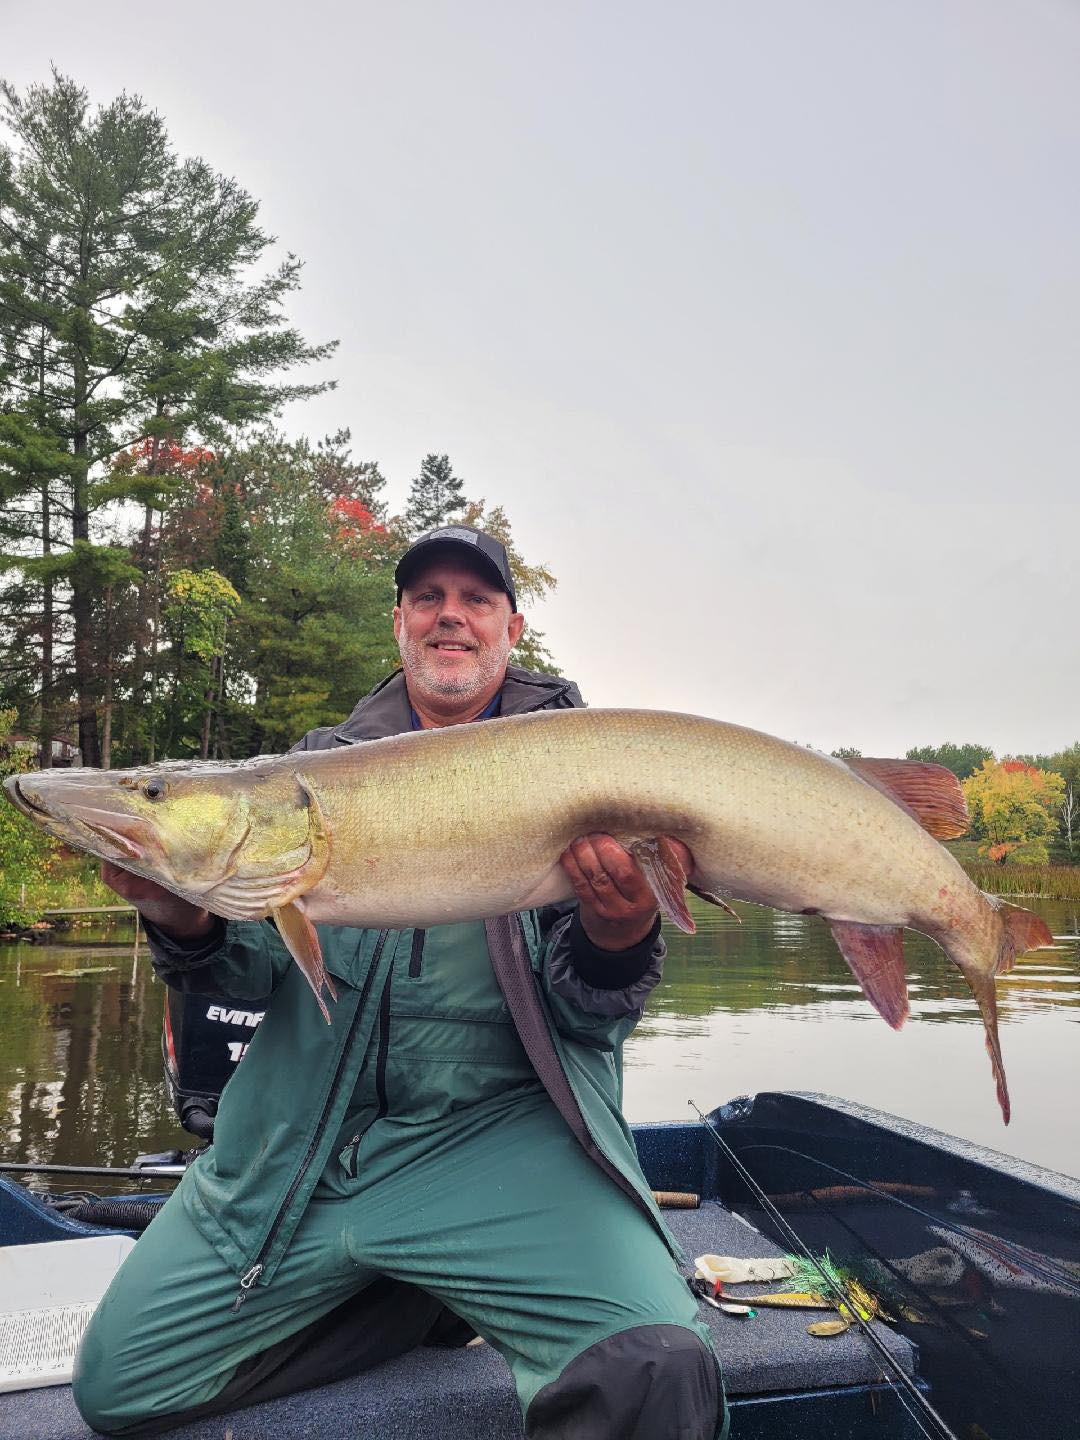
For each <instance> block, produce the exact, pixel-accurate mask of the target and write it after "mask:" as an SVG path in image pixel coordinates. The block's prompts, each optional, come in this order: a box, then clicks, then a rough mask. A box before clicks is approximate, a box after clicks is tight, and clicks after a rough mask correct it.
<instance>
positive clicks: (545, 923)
mask: <svg viewBox="0 0 1080 1440" xmlns="http://www.w3.org/2000/svg"><path fill="white" fill-rule="evenodd" d="M538 919H539V922H540V928H541V934H542V935H543V936H544V940H543V946H542V950H541V983H542V985H543V988H544V993H545V995H546V996H547V999H548V1003H549V1005H550V1006H551V1010H552V1014H553V1016H554V1018H555V1024H556V1026H557V1028H558V1030H559V1032H560V1034H563V1035H566V1036H567V1037H568V1038H570V1039H573V1040H579V1041H581V1042H582V1043H584V1044H586V1045H594V1046H596V1047H598V1048H600V1049H614V1048H615V1047H616V1046H618V1045H620V1044H621V1043H622V1042H623V1041H624V1040H625V1039H626V1037H627V1036H628V1035H629V1034H630V1032H631V1031H632V1030H633V1029H634V1026H635V1025H636V1024H637V1023H638V1021H639V1020H640V1019H641V1016H642V1012H643V1011H644V1009H645V1002H646V1001H647V1000H648V998H649V996H650V995H651V994H652V991H653V989H654V988H655V986H656V984H657V982H658V981H659V979H660V976H661V974H662V973H663V968H664V956H665V955H666V954H667V947H666V945H665V944H664V941H663V940H662V939H661V937H660V920H659V917H657V920H656V922H655V924H654V925H653V928H652V929H651V930H650V932H649V934H648V935H646V937H645V939H644V940H642V941H641V942H640V943H639V944H637V945H633V946H631V947H630V949H629V950H619V951H611V950H601V949H600V948H599V947H598V946H596V945H594V944H593V943H592V941H591V940H590V939H589V937H588V936H587V935H586V934H585V931H584V929H583V928H582V925H581V920H580V918H579V915H578V908H577V906H576V905H569V906H562V907H555V906H551V907H549V908H548V909H547V910H544V911H542V912H541V913H540V915H539V917H538Z"/></svg>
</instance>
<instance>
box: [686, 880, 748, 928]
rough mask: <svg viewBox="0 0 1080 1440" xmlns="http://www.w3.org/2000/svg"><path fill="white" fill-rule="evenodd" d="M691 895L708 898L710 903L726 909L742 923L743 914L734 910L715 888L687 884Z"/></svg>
mask: <svg viewBox="0 0 1080 1440" xmlns="http://www.w3.org/2000/svg"><path fill="white" fill-rule="evenodd" d="M686 888H687V889H688V890H689V891H690V893H691V895H696V896H697V897H698V899H699V900H707V901H708V902H709V904H710V905H717V906H719V908H720V909H721V910H726V911H727V913H728V914H729V915H730V916H731V918H732V919H733V920H735V921H737V922H738V923H739V924H740V925H741V924H742V916H741V915H740V914H739V912H738V911H737V910H733V909H732V908H731V906H730V905H729V904H728V902H727V901H726V900H725V899H724V897H723V896H722V895H717V893H716V891H715V890H703V889H702V888H701V886H700V885H687V887H686Z"/></svg>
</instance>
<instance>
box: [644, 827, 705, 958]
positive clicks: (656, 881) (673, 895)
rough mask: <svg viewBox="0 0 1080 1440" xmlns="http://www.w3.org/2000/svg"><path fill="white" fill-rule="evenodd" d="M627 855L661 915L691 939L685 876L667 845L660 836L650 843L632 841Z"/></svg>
mask: <svg viewBox="0 0 1080 1440" xmlns="http://www.w3.org/2000/svg"><path fill="white" fill-rule="evenodd" d="M630 854H631V855H633V857H634V859H635V860H636V861H637V862H638V864H639V865H640V866H641V868H642V870H643V871H644V874H645V879H646V880H648V882H649V885H650V886H651V887H652V892H653V894H654V895H655V896H656V903H657V905H659V907H660V911H661V914H663V915H664V916H665V917H666V918H667V919H668V920H670V921H671V923H672V924H673V925H675V926H677V927H678V928H679V929H680V930H682V931H683V932H684V934H686V935H693V934H694V932H695V931H696V930H697V926H696V925H695V924H694V917H693V916H692V915H691V914H690V909H689V907H688V905H687V903H686V893H685V891H686V876H685V875H684V874H683V869H682V866H681V865H680V864H679V862H678V859H677V857H676V854H675V851H674V848H673V846H672V844H671V842H670V841H669V840H666V839H664V837H663V836H661V837H659V838H658V839H654V840H635V841H634V843H633V844H632V845H631V846H630Z"/></svg>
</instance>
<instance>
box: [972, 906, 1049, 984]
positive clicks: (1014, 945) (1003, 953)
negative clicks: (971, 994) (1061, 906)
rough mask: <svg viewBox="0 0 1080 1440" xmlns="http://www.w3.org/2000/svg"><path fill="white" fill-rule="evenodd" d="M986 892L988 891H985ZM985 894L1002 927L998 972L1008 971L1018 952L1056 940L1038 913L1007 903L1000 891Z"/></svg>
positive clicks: (997, 964)
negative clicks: (998, 893) (1001, 896)
mask: <svg viewBox="0 0 1080 1440" xmlns="http://www.w3.org/2000/svg"><path fill="white" fill-rule="evenodd" d="M983 893H984V895H985V894H986V892H985V891H984V892H983ZM986 898H987V900H989V902H990V904H991V905H992V906H993V907H994V909H995V910H996V911H997V912H998V917H999V919H1000V920H1001V924H1002V927H1003V931H1002V937H1001V944H1000V947H999V949H998V954H997V961H996V963H995V966H994V974H995V975H1007V974H1008V973H1009V971H1010V970H1011V969H1012V968H1013V965H1014V964H1015V963H1016V957H1017V956H1018V955H1023V954H1025V953H1026V952H1027V951H1028V950H1039V949H1041V948H1042V947H1043V946H1045V945H1052V944H1053V943H1054V937H1053V935H1052V934H1051V933H1050V927H1049V926H1048V925H1047V924H1046V922H1045V921H1044V920H1040V919H1039V917H1038V915H1033V914H1032V913H1031V911H1030V910H1021V909H1020V907H1019V906H1018V905H1007V904H1006V903H1005V901H1004V900H1002V899H1001V898H1000V896H998V895H986Z"/></svg>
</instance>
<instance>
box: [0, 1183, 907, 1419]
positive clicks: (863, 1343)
mask: <svg viewBox="0 0 1080 1440" xmlns="http://www.w3.org/2000/svg"><path fill="white" fill-rule="evenodd" d="M665 1219H666V1220H667V1222H668V1224H669V1225H670V1227H671V1229H672V1231H673V1232H674V1233H675V1235H676V1236H677V1238H678V1239H679V1242H680V1244H681V1245H682V1247H683V1249H684V1250H685V1252H686V1255H687V1257H688V1260H689V1259H692V1257H693V1256H695V1255H700V1254H704V1253H708V1252H711V1253H714V1254H720V1255H738V1256H744V1257H747V1258H758V1257H761V1256H766V1255H778V1254H780V1253H781V1252H780V1250H779V1249H778V1248H777V1246H776V1245H774V1244H773V1243H772V1242H771V1241H769V1240H767V1239H766V1238H765V1237H764V1236H762V1235H761V1234H760V1233H759V1232H758V1231H757V1230H755V1229H753V1228H752V1227H751V1226H750V1225H749V1224H748V1223H746V1222H745V1221H743V1220H741V1219H740V1218H739V1217H737V1216H735V1215H732V1214H731V1213H730V1212H729V1211H728V1210H726V1209H725V1208H724V1207H723V1206H722V1205H720V1204H719V1203H718V1202H716V1201H706V1202H705V1203H704V1204H703V1205H702V1206H701V1207H700V1209H697V1210H669V1211H665ZM744 1288H745V1289H749V1290H757V1291H762V1290H766V1289H782V1288H784V1285H783V1283H780V1284H777V1285H772V1286H769V1285H760V1286H750V1287H744ZM733 1298H737V1297H736V1296H735V1295H734V1293H733ZM700 1313H701V1316H702V1318H703V1319H704V1320H706V1321H707V1323H708V1324H709V1327H710V1330H711V1331H712V1334H713V1337H714V1339H715V1343H716V1348H717V1353H718V1354H719V1356H720V1360H721V1364H722V1366H723V1370H724V1379H725V1383H726V1386H727V1390H728V1395H729V1398H730V1399H731V1401H732V1402H733V1405H732V1408H733V1423H732V1440H757V1437H762V1436H766V1435H767V1436H768V1437H770V1440H788V1437H790V1440H796V1437H804V1436H806V1435H807V1434H815V1435H820V1436H822V1437H824V1436H827V1435H829V1434H830V1433H832V1425H833V1424H834V1423H836V1422H837V1421H838V1420H839V1419H840V1416H841V1414H842V1413H844V1414H847V1415H850V1414H851V1413H854V1412H855V1411H856V1410H862V1411H864V1412H865V1413H866V1414H867V1415H869V1414H870V1407H871V1406H873V1408H874V1412H875V1413H876V1414H878V1416H879V1419H880V1420H885V1418H886V1414H887V1415H888V1416H889V1417H890V1418H891V1419H892V1420H893V1425H892V1426H889V1425H888V1424H881V1425H880V1426H879V1428H877V1429H876V1430H875V1433H876V1434H880V1435H882V1436H885V1435H888V1436H889V1437H890V1440H891V1437H896V1436H906V1435H908V1434H911V1435H915V1434H917V1433H918V1432H917V1431H916V1430H915V1429H914V1428H912V1429H911V1430H910V1431H909V1430H908V1428H907V1426H908V1421H907V1418H906V1416H905V1414H904V1413H903V1412H902V1411H901V1410H900V1409H899V1407H898V1406H897V1404H896V1397H895V1395H894V1394H893V1393H892V1391H891V1389H890V1387H889V1386H888V1385H887V1384H885V1383H884V1382H883V1377H882V1369H883V1366H882V1361H881V1360H880V1358H879V1356H878V1354H877V1352H876V1351H875V1350H874V1349H873V1347H872V1346H871V1344H870V1342H869V1341H868V1340H867V1339H866V1337H865V1336H864V1335H863V1334H862V1333H861V1332H860V1331H859V1330H857V1329H852V1330H849V1331H848V1332H847V1333H846V1334H844V1335H840V1336H837V1337H835V1338H832V1339H828V1340H822V1339H815V1338H813V1337H812V1336H809V1335H807V1333H806V1327H807V1325H808V1324H810V1323H811V1322H812V1321H814V1320H815V1319H821V1318H827V1317H823V1316H822V1315H821V1314H814V1313H813V1312H808V1311H794V1310H766V1309H760V1310H758V1312H757V1315H756V1317H755V1318H753V1319H750V1320H746V1319H738V1318H736V1317H734V1316H729V1315H724V1314H721V1313H720V1312H719V1311H717V1310H714V1309H713V1308H712V1307H711V1306H708V1305H704V1304H703V1305H702V1306H701V1307H700ZM874 1328H875V1332H876V1333H877V1334H878V1336H879V1338H880V1339H881V1341H882V1342H883V1343H884V1344H885V1345H886V1346H887V1347H888V1350H889V1352H890V1354H892V1355H893V1356H895V1357H896V1359H897V1360H898V1362H899V1363H900V1364H901V1365H902V1366H903V1368H904V1369H905V1370H906V1371H907V1373H909V1374H912V1375H914V1374H915V1370H916V1360H917V1354H916V1351H915V1347H914V1346H912V1345H911V1344H910V1342H909V1341H907V1340H906V1339H904V1338H903V1337H902V1336H900V1335H898V1334H896V1333H894V1332H893V1331H891V1330H889V1329H888V1328H887V1327H886V1326H883V1325H875V1327H874ZM808 1406H810V1407H811V1408H812V1409H816V1410H818V1412H819V1415H820V1423H818V1424H815V1423H814V1422H813V1421H812V1419H811V1415H810V1412H809V1411H808V1408H807V1407H808ZM92 1433H93V1432H92V1431H90V1430H89V1429H88V1428H87V1426H86V1425H85V1424H84V1423H83V1421H82V1419H81V1418H80V1416H79V1414H78V1412H77V1410H76V1409H75V1405H74V1402H73V1401H72V1398H71V1390H70V1388H69V1387H67V1386H63V1387H56V1388H53V1389H43V1390H28V1391H23V1392H20V1393H16V1394H9V1395H0V1437H3V1440H87V1437H89V1436H90V1435H91V1434H92ZM171 1433H172V1434H174V1435H176V1436H177V1437H178V1440H180V1437H182V1440H222V1436H224V1435H229V1436H231V1440H292V1437H298V1440H299V1437H308V1436H310V1437H315V1436H318V1437H326V1436H328V1435H344V1434H350V1435H378V1436H379V1437H380V1440H516V1437H520V1436H521V1434H522V1428H521V1415H520V1411H519V1409H518V1405H517V1400H516V1397H515V1394H514V1389H513V1385H512V1383H511V1381H510V1376H509V1372H508V1370H507V1368H506V1365H505V1364H504V1362H503V1360H502V1359H501V1357H500V1356H499V1355H498V1354H497V1353H496V1352H495V1351H493V1350H491V1349H490V1348H489V1347H487V1346H486V1345H485V1346H473V1347H469V1348H467V1349H464V1350H442V1349H423V1350H419V1351H414V1352H413V1353H411V1354H409V1355H405V1356H403V1357H401V1358H400V1359H398V1360H394V1361H390V1362H389V1363H387V1364H384V1365H381V1366H379V1367H378V1368H377V1369H375V1370H372V1371H369V1372H367V1373H366V1374H364V1375H362V1376H358V1377H357V1378H356V1379H354V1380H350V1381H344V1382H341V1383H340V1384H336V1385H327V1386H324V1387H323V1388H321V1389H319V1390H311V1391H307V1392H305V1393H304V1394H300V1395H293V1396H288V1397H286V1398H284V1399H281V1400H275V1401H272V1402H269V1403H267V1404H264V1405H257V1406H253V1407H251V1408H250V1409H248V1410H243V1411H237V1412H234V1413H233V1414H231V1415H229V1416H228V1417H227V1418H226V1417H220V1416H219V1417H217V1418H215V1419H211V1420H203V1421H200V1422H198V1423H197V1424H194V1425H188V1426H184V1427H182V1428H181V1429H179V1430H176V1431H173V1432H171Z"/></svg>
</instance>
